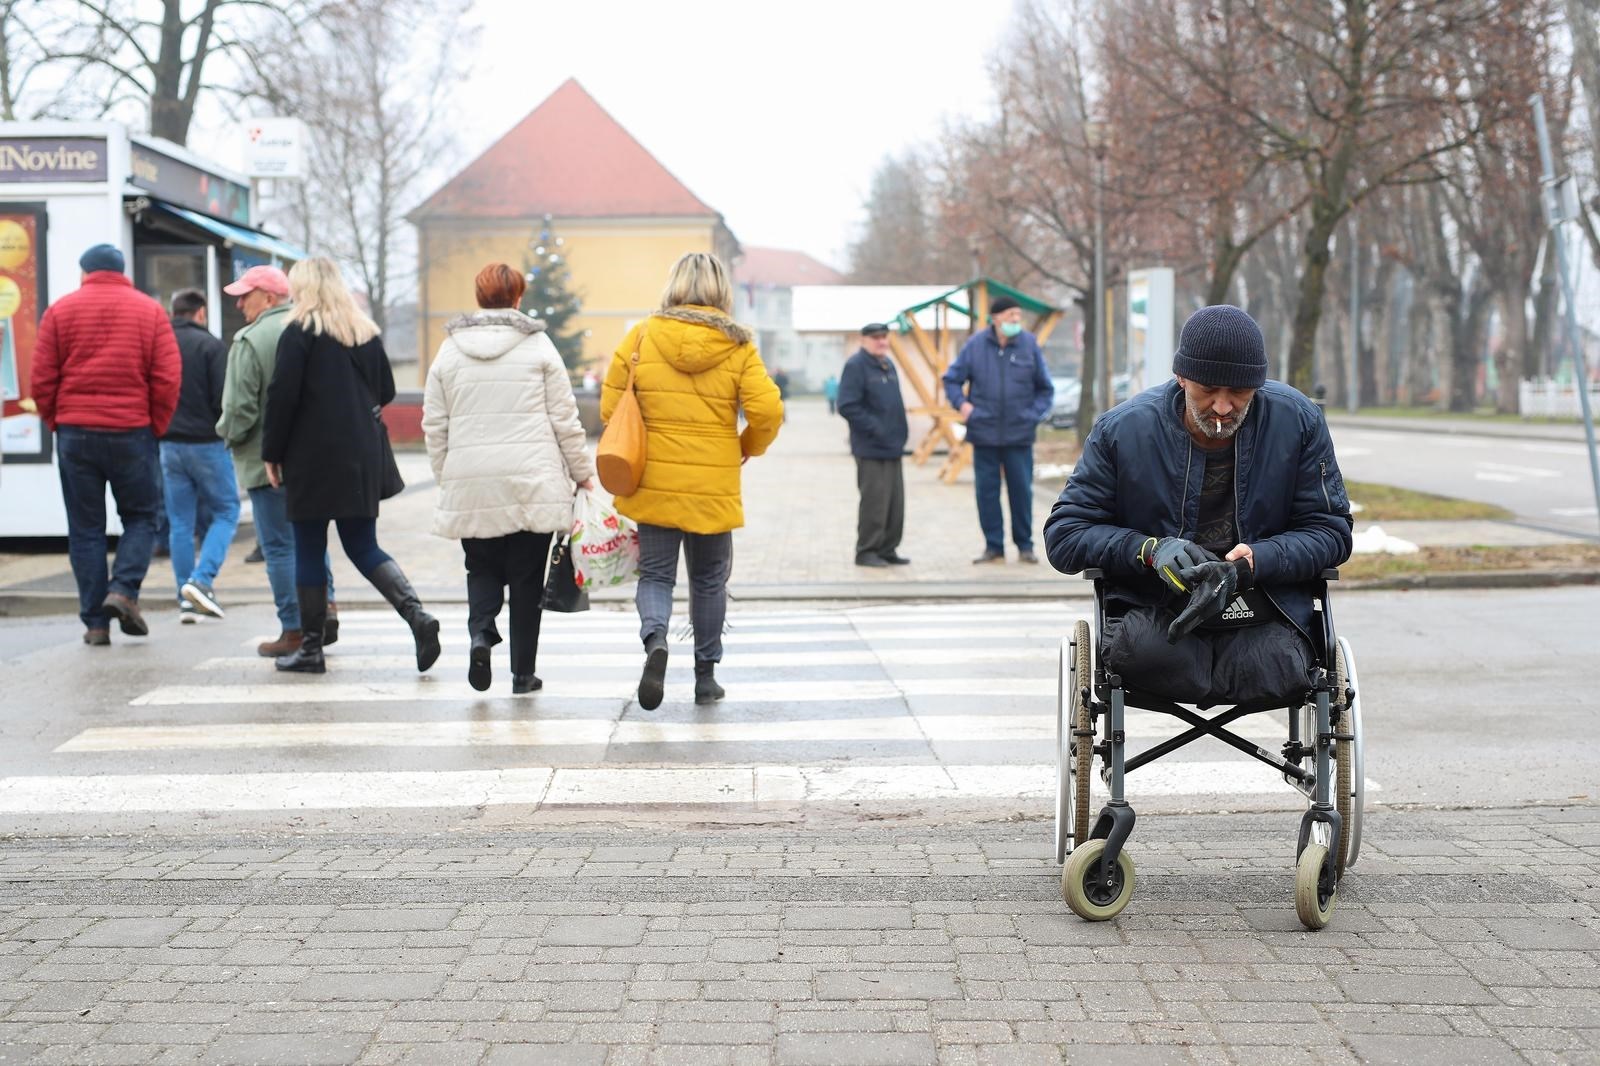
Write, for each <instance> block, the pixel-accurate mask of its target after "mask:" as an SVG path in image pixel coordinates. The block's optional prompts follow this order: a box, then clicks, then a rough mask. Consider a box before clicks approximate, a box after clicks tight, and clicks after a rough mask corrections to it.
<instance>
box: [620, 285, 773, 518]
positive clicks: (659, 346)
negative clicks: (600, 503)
mask: <svg viewBox="0 0 1600 1066" xmlns="http://www.w3.org/2000/svg"><path fill="white" fill-rule="evenodd" d="M635 351H637V352H638V353H639V366H638V369H637V370H636V371H635V373H634V392H635V393H636V394H637V395H638V398H639V411H640V413H641V414H643V416H644V427H645V467H644V477H643V478H642V479H641V480H640V482H639V487H638V489H637V490H636V491H635V492H634V493H633V495H631V496H618V497H617V510H618V511H619V512H621V513H622V514H624V515H626V516H628V517H629V518H631V519H633V520H634V521H635V522H648V523H649V524H650V525H653V526H667V527H669V528H672V529H681V530H683V531H684V532H686V533H725V532H727V531H728V530H731V529H738V528H739V527H740V526H742V525H744V503H743V501H742V499H741V498H740V495H739V474H740V470H739V467H740V464H741V463H743V462H744V460H745V459H746V458H747V457H749V456H755V455H761V454H762V453H763V452H765V451H766V450H767V447H768V446H769V445H771V444H772V442H773V441H774V440H775V439H776V438H777V436H778V429H779V427H781V426H782V425H783V401H782V400H781V399H780V398H779V396H778V386H777V385H776V384H774V383H773V380H772V378H771V377H769V376H768V374H767V368H766V367H765V366H764V365H762V362H761V355H760V353H759V352H757V351H756V347H755V345H754V344H753V343H752V341H751V334H750V331H749V330H747V329H745V328H744V327H743V326H741V325H739V324H738V323H736V322H734V321H733V320H732V319H731V318H729V317H728V316H727V315H725V314H723V313H722V312H721V311H718V310H717V309H716V308H712V307H694V306H685V307H673V308H669V309H668V310H665V311H658V312H656V313H655V314H653V315H651V316H650V317H649V318H647V319H645V320H644V321H643V322H641V323H639V324H638V325H636V326H634V327H633V329H631V330H629V331H628V335H627V336H626V337H624V338H623V339H622V343H621V344H620V345H619V346H618V347H617V350H616V353H615V354H613V355H612V357H611V366H610V368H609V369H608V370H607V372H606V380H605V385H604V388H603V391H602V393H601V397H600V418H601V419H602V420H603V421H609V420H610V418H611V413H612V412H613V411H615V410H616V408H617V401H618V400H620V399H621V398H622V392H623V390H624V389H625V388H627V385H628V366H629V364H630V363H631V362H632V360H633V353H634V352H635ZM741 408H743V410H744V416H745V420H746V422H747V425H746V426H745V429H744V432H743V433H740V432H739V411H740V409H741Z"/></svg>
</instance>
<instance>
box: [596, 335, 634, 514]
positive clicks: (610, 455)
mask: <svg viewBox="0 0 1600 1066" xmlns="http://www.w3.org/2000/svg"><path fill="white" fill-rule="evenodd" d="M642 347H644V330H642V329H641V330H640V331H639V344H638V346H637V347H635V348H634V350H633V362H632V363H630V364H629V366H628V387H627V388H625V389H623V390H622V398H621V399H620V400H618V401H617V408H616V410H614V411H612V412H611V421H609V422H607V423H606V428H605V432H603V433H601V434H600V445H599V447H598V448H596V449H595V456H594V465H595V470H596V471H597V472H598V473H599V475H600V484H602V485H604V486H605V489H606V491H607V492H609V493H611V495H613V496H632V495H633V494H634V492H636V491H637V490H638V488H639V482H640V481H641V480H642V479H643V478H644V456H645V435H644V415H643V414H642V413H641V412H640V411H639V397H638V396H637V395H635V394H634V391H633V382H634V375H635V374H636V373H637V372H638V369H639V349H640V348H642Z"/></svg>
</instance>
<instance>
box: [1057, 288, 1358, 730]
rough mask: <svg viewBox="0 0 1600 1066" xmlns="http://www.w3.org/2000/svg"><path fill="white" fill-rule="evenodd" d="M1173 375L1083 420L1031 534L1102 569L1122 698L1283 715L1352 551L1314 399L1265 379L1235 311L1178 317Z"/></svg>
mask: <svg viewBox="0 0 1600 1066" xmlns="http://www.w3.org/2000/svg"><path fill="white" fill-rule="evenodd" d="M1172 370H1173V375H1174V380H1172V381H1170V382H1168V383H1166V384H1165V385H1162V386H1159V387H1157V388H1154V389H1151V390H1149V391H1147V392H1145V393H1142V394H1141V395H1139V396H1136V397H1134V398H1132V399H1131V400H1129V401H1127V402H1126V403H1123V404H1121V405H1119V406H1117V407H1115V408H1113V409H1112V410H1110V411H1108V412H1107V413H1106V414H1105V415H1103V416H1102V417H1101V418H1100V419H1099V420H1098V421H1096V422H1095V424H1094V428H1093V429H1092V430H1091V431H1090V433H1089V437H1088V439H1087V441H1085V443H1084V449H1083V457H1082V459H1081V460H1080V461H1079V463H1078V465H1077V467H1076V468H1075V469H1074V470H1073V472H1072V477H1071V478H1070V480H1069V481H1068V482H1067V486H1066V488H1065V489H1064V490H1063V491H1062V493H1061V497H1060V498H1059V499H1058V500H1057V501H1056V504H1055V506H1054V507H1053V508H1052V509H1051V512H1050V518H1049V520H1048V521H1047V522H1046V523H1045V544H1046V549H1047V552H1048V554H1049V558H1050V562H1051V564H1052V565H1053V566H1054V567H1055V568H1056V569H1057V570H1060V571H1061V572H1063V573H1077V572H1079V571H1082V570H1086V569H1090V568H1097V569H1099V570H1101V571H1102V572H1103V573H1104V575H1105V584H1104V604H1105V618H1104V620H1103V623H1102V631H1101V634H1100V649H1101V650H1100V661H1101V662H1102V663H1103V664H1104V666H1105V669H1106V671H1107V672H1108V673H1113V674H1120V675H1122V677H1123V679H1124V683H1125V684H1126V685H1128V686H1129V687H1131V688H1133V689H1136V690H1138V691H1140V692H1144V693H1148V694H1149V695H1151V696H1156V697H1160V698H1164V699H1168V700H1172V701H1174V702H1181V703H1193V704H1197V705H1199V706H1201V707H1209V706H1213V705H1217V704H1224V703H1228V704H1239V703H1251V702H1261V703H1263V704H1266V705H1270V706H1284V705H1292V704H1294V703H1297V702H1298V701H1299V699H1300V698H1301V697H1302V696H1303V695H1304V694H1305V692H1306V691H1307V689H1308V688H1310V687H1311V685H1312V683H1313V679H1312V673H1313V667H1314V662H1315V653H1314V652H1313V648H1320V645H1321V642H1322V641H1321V633H1322V626H1321V623H1320V621H1319V620H1317V619H1316V618H1315V617H1314V613H1315V608H1314V591H1315V582H1317V581H1318V580H1319V578H1320V576H1321V574H1322V571H1323V570H1325V569H1328V568H1330V567H1335V566H1338V565H1339V564H1340V563H1342V562H1343V561H1344V560H1345V559H1347V558H1348V557H1349V555H1350V546H1351V536H1350V534H1351V528H1352V521H1351V518H1350V503H1349V500H1348V498H1347V497H1346V494H1345V487H1344V479H1343V477H1342V476H1341V475H1340V473H1339V464H1338V461H1337V460H1336V459H1335V458H1334V454H1333V440H1332V438H1331V437H1330V436H1329V434H1328V427H1327V424H1326V422H1325V421H1324V419H1323V417H1322V412H1321V411H1320V410H1319V409H1318V408H1317V406H1316V405H1315V404H1313V403H1311V401H1309V400H1308V399H1306V398H1305V397H1304V396H1303V395H1301V394H1300V393H1299V392H1298V391H1296V390H1295V389H1292V388H1290V387H1288V386H1286V385H1283V384H1280V383H1278V382H1275V381H1268V380H1267V356H1266V346H1265V343H1264V342H1263V339H1262V336H1261V329H1260V327H1259V326H1257V325H1256V322H1255V320H1254V319H1252V318H1251V317H1250V316H1249V315H1248V314H1246V313H1245V312H1244V311H1242V310H1241V309H1239V308H1237V307H1231V306H1226V305H1220V306H1214V307H1204V308H1201V309H1200V310H1199V311H1196V312H1195V313H1194V314H1193V315H1191V316H1190V317H1189V319H1188V321H1186V322H1185V323H1184V325H1183V331H1182V333H1181V335H1180V337H1179V342H1178V351H1177V353H1176V354H1175V355H1174V357H1173V361H1172ZM1313 634H1316V636H1315V637H1314V636H1313Z"/></svg>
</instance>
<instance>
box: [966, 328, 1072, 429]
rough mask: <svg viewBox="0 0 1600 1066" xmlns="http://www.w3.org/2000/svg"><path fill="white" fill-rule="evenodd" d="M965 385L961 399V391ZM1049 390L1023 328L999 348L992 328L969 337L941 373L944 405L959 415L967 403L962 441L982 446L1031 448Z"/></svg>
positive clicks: (1040, 357)
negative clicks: (968, 412) (965, 388)
mask: <svg viewBox="0 0 1600 1066" xmlns="http://www.w3.org/2000/svg"><path fill="white" fill-rule="evenodd" d="M969 384H970V386H971V387H970V388H969V389H968V390H967V393H966V395H962V393H961V387H962V386H963V385H969ZM1055 391H1056V390H1055V385H1053V384H1052V383H1051V381H1050V371H1049V370H1048V369H1046V367H1045V365H1044V353H1043V352H1041V351H1040V350H1039V342H1038V340H1036V339H1035V338H1034V336H1033V334H1031V333H1029V332H1028V331H1027V330H1023V331H1022V332H1021V333H1019V334H1017V335H1016V336H1015V337H1012V338H1011V342H1010V343H1009V344H1007V345H1006V346H1005V347H1004V348H1002V347H1000V341H999V339H998V338H996V337H995V333H994V327H993V326H990V327H989V328H988V329H986V330H984V331H983V332H982V333H974V334H973V335H972V337H971V339H969V340H968V341H967V343H966V344H964V345H962V346H961V354H960V355H958V356H956V361H955V362H953V363H951V364H950V369H949V370H946V371H945V372H944V394H945V396H947V397H948V398H949V400H950V406H951V407H954V408H955V409H956V410H958V411H959V410H961V405H962V404H963V403H970V404H972V414H971V415H970V416H969V417H968V418H967V440H968V441H969V442H970V443H972V444H976V445H979V446H980V447H985V448H997V447H1012V446H1015V445H1019V444H1032V443H1033V440H1034V437H1035V436H1037V435H1038V429H1039V423H1040V422H1043V421H1044V418H1045V416H1046V415H1048V414H1049V413H1050V401H1051V400H1053V399H1054V398H1055Z"/></svg>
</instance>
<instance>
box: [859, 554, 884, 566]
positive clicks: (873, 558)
mask: <svg viewBox="0 0 1600 1066" xmlns="http://www.w3.org/2000/svg"><path fill="white" fill-rule="evenodd" d="M856 565H857V566H888V565H889V560H887V559H885V558H884V557H883V556H881V555H873V554H872V553H870V552H864V553H862V554H861V555H858V556H856Z"/></svg>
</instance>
